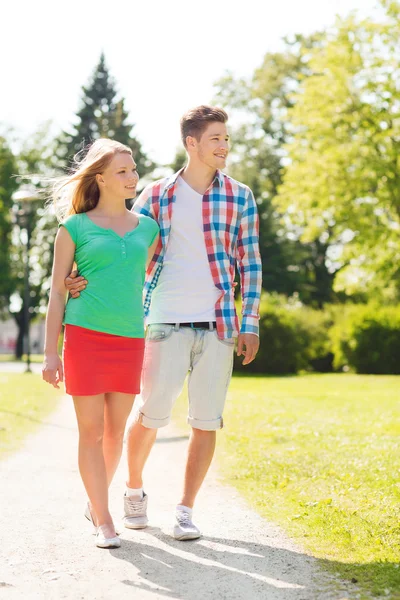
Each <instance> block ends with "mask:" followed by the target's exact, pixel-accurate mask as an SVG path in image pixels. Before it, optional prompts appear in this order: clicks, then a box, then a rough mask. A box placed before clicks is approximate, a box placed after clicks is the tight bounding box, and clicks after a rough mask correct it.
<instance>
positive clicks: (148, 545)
mask: <svg viewBox="0 0 400 600" xmlns="http://www.w3.org/2000/svg"><path fill="white" fill-rule="evenodd" d="M186 445H187V435H182V434H181V433H180V432H178V433H177V431H176V430H174V429H173V428H172V427H168V428H166V429H164V430H162V431H161V432H160V436H159V439H158V441H157V443H156V445H155V447H154V449H153V453H152V455H151V457H150V460H149V463H148V465H147V467H146V474H145V480H146V491H147V493H148V495H149V518H150V525H151V526H150V527H148V528H147V529H145V530H142V531H131V530H127V529H124V530H123V533H122V534H121V539H122V545H121V548H120V549H117V550H111V551H109V550H100V549H97V548H95V547H94V537H93V535H92V534H91V526H90V524H89V522H88V521H86V519H84V517H83V509H84V504H85V494H84V490H83V486H82V484H81V481H80V477H79V473H78V469H77V460H76V448H77V431H76V426H75V416H74V413H73V407H72V402H71V400H70V399H69V398H65V399H63V401H62V402H61V404H60V407H59V409H58V410H57V411H56V412H55V413H54V414H53V415H51V416H50V417H49V418H48V419H47V421H46V422H45V423H43V426H42V427H41V429H40V431H39V432H38V433H37V434H35V435H34V436H32V437H31V438H29V439H28V440H27V442H26V445H25V446H24V448H23V449H22V450H21V451H20V452H18V453H16V454H15V455H14V456H12V457H11V458H9V459H7V460H4V461H2V462H1V463H0V490H1V493H0V539H1V544H0V600H2V599H3V598H4V599H6V600H13V599H14V598H18V599H22V598H23V599H24V600H26V599H29V600H31V599H36V598H37V599H46V600H47V599H54V600H58V599H64V598H69V599H73V600H75V599H84V600H86V599H87V600H100V599H107V600H109V599H110V600H111V599H112V600H114V599H118V600H119V599H125V598H126V599H128V598H129V599H132V598H135V600H136V599H140V600H141V599H149V600H155V599H161V598H176V599H184V600H200V599H201V600H203V599H209V598H210V599H211V598H218V599H227V600H228V599H229V600H230V599H231V598H232V599H234V600H259V599H267V600H313V599H320V600H339V599H342V598H356V597H357V596H356V595H351V596H350V595H349V593H346V592H345V591H344V590H345V588H344V587H343V585H340V584H339V582H337V581H336V582H335V581H334V580H333V578H332V577H331V576H328V575H327V574H325V573H322V572H321V571H319V570H318V568H317V566H316V561H315V560H314V559H313V558H311V557H309V556H307V555H305V554H304V553H302V552H301V551H300V550H299V549H298V548H296V547H295V545H294V544H293V543H292V542H291V541H290V540H288V539H287V538H286V537H285V535H283V534H282V532H281V531H280V530H279V529H278V528H277V527H275V526H273V525H271V524H269V523H267V522H265V521H264V520H263V519H262V518H261V517H259V516H258V515H257V514H256V513H255V512H253V511H252V510H251V509H250V508H249V507H248V506H247V505H246V503H245V502H244V501H243V500H242V499H240V498H239V497H238V495H237V493H236V491H235V490H233V489H232V488H229V487H226V486H222V485H221V484H219V483H218V481H217V475H216V472H215V470H214V469H212V470H211V473H210V474H209V476H208V478H207V481H206V483H205V485H204V487H203V489H202V491H201V493H200V495H199V498H198V503H197V506H196V511H195V517H196V518H195V521H196V523H197V524H198V525H199V527H200V528H201V529H202V531H203V534H204V537H203V538H202V539H201V540H198V541H192V542H177V541H175V540H173V539H172V538H171V537H170V536H169V535H168V532H169V531H170V526H171V515H172V513H173V509H174V506H175V503H176V500H177V497H178V493H179V491H180V486H181V481H182V474H183V463H184V458H185V448H186ZM124 467H125V457H124V458H123V460H122V462H121V465H120V468H119V470H118V472H117V475H116V478H115V480H114V482H113V485H112V489H111V508H112V513H113V515H114V516H115V521H116V523H118V519H119V518H120V517H121V511H122V498H121V496H122V493H123V488H124V479H125V468H124Z"/></svg>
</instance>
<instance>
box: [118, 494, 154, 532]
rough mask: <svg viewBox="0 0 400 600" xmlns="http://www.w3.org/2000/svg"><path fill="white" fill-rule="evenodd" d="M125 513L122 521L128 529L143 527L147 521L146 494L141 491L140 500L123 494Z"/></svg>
mask: <svg viewBox="0 0 400 600" xmlns="http://www.w3.org/2000/svg"><path fill="white" fill-rule="evenodd" d="M124 511H125V515H124V518H123V522H124V525H125V527H127V528H128V529H144V528H145V527H147V523H148V522H149V520H148V518H147V494H145V493H144V492H143V498H142V500H137V499H136V498H130V497H129V496H127V495H126V494H125V496H124Z"/></svg>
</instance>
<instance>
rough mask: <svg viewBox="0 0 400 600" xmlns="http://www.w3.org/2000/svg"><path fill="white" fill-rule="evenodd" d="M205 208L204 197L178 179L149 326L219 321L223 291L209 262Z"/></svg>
mask: <svg viewBox="0 0 400 600" xmlns="http://www.w3.org/2000/svg"><path fill="white" fill-rule="evenodd" d="M202 204H203V196H202V194H199V193H198V192H196V191H195V190H193V189H192V188H191V187H190V186H189V185H188V184H187V183H186V181H184V180H183V179H182V177H178V186H177V191H176V200H175V202H174V204H173V207H172V219H171V231H170V236H169V241H168V246H167V249H166V252H165V256H164V263H163V268H162V271H161V275H160V278H159V280H158V283H157V286H156V287H155V289H154V291H153V293H152V298H151V305H150V312H149V316H148V318H147V319H146V321H147V323H177V322H181V323H185V322H193V321H215V303H216V302H217V300H218V298H219V297H220V296H221V291H220V290H218V289H217V288H216V287H215V285H214V282H213V278H212V275H211V271H210V265H209V262H208V257H207V250H206V245H205V241H204V233H203V215H202Z"/></svg>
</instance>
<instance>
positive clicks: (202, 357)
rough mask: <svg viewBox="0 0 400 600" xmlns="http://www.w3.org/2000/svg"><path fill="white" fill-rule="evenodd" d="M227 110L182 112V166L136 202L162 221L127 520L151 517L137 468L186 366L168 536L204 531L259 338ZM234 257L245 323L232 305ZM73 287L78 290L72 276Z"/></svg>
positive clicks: (149, 298) (256, 292)
mask: <svg viewBox="0 0 400 600" xmlns="http://www.w3.org/2000/svg"><path fill="white" fill-rule="evenodd" d="M227 119H228V116H227V114H226V112H225V111H224V110H222V109H219V108H214V107H210V106H199V107H197V108H194V109H192V110H190V111H189V112H188V113H186V114H185V115H184V116H183V117H182V119H181V135H182V141H183V144H184V146H185V149H186V151H187V155H188V163H187V166H186V167H184V168H183V169H181V170H180V171H179V172H178V173H175V174H174V175H172V176H171V177H167V178H164V179H162V180H161V181H158V182H156V183H153V184H151V185H149V186H148V187H146V188H145V189H144V191H143V192H142V193H141V195H140V196H139V198H138V200H137V201H136V203H135V205H134V207H133V210H134V211H135V212H137V213H138V214H144V215H148V216H150V217H152V218H153V219H155V220H156V221H157V223H158V224H159V226H160V232H161V236H160V242H159V245H158V247H157V249H156V253H155V255H154V257H153V260H152V262H151V264H150V265H149V267H148V270H147V277H146V283H145V312H146V314H147V323H148V328H147V332H146V350H145V359H144V367H143V373H142V392H141V396H140V398H139V399H138V400H137V401H136V405H135V408H134V419H135V420H134V423H133V425H132V426H131V428H130V430H129V435H128V465H129V479H128V481H127V489H126V492H125V498H124V500H125V517H124V523H125V526H126V527H128V528H132V529H139V528H142V527H146V525H147V514H146V511H147V495H146V494H145V492H144V491H143V480H142V472H143V468H144V466H145V463H146V460H147V458H148V456H149V453H150V451H151V448H152V446H153V444H154V441H155V439H156V435H157V429H158V428H159V427H163V426H165V425H167V424H168V422H169V420H170V414H171V409H172V405H173V403H174V401H175V400H176V398H177V397H178V396H179V394H180V392H181V390H182V387H183V384H184V381H185V379H186V376H187V374H188V372H189V382H188V389H189V416H188V422H189V424H190V425H191V427H192V432H191V436H190V441H189V447H188V456H187V463H186V470H185V479H184V488H183V493H182V496H181V498H180V501H179V503H178V505H177V507H176V513H175V525H174V531H173V535H174V537H175V538H176V539H178V540H187V539H196V538H198V537H200V535H201V533H200V531H199V529H198V528H197V527H196V526H195V525H194V523H193V521H192V508H193V505H194V502H195V498H196V495H197V493H198V491H199V489H200V487H201V484H202V483H203V480H204V478H205V476H206V473H207V471H208V468H209V466H210V463H211V460H212V458H213V455H214V449H215V442H216V430H218V429H220V428H222V426H223V420H222V413H223V408H224V403H225V397H226V393H227V388H228V385H229V381H230V378H231V374H232V366H233V352H234V338H235V337H238V345H237V354H238V356H241V355H244V360H243V364H249V363H250V362H251V361H252V360H253V359H254V358H255V356H256V353H257V351H258V346H259V338H258V319H259V315H258V307H259V299H260V293H261V261H260V254H259V248H258V216H257V209H256V204H255V201H254V197H253V194H252V192H251V190H250V189H249V188H248V187H247V186H245V185H243V184H241V183H239V182H237V181H235V180H234V179H232V178H231V177H228V176H227V175H225V174H224V173H222V171H221V169H223V168H224V167H225V164H226V159H227V156H228V152H229V136H228V134H227V128H226V121H227ZM236 264H237V266H238V270H239V275H240V284H241V294H242V315H243V318H242V325H241V329H240V331H239V322H238V318H237V315H236V311H235V305H234V286H235V283H234V278H235V265H236ZM76 284H77V285H78V286H77V285H75V287H74V286H72V285H71V286H69V288H70V291H71V292H72V291H75V290H78V291H79V290H80V289H83V288H82V287H79V286H81V285H82V283H81V282H79V281H78V280H76Z"/></svg>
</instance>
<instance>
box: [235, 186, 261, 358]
mask: <svg viewBox="0 0 400 600" xmlns="http://www.w3.org/2000/svg"><path fill="white" fill-rule="evenodd" d="M258 238H259V222H258V213H257V205H256V202H255V200H254V196H253V193H252V192H251V190H250V189H249V190H248V194H247V198H246V205H245V207H244V210H243V214H242V219H241V222H240V228H239V233H238V241H237V246H236V260H237V265H238V269H239V276H240V290H241V295H242V326H241V329H240V334H239V339H238V348H237V354H238V356H241V355H242V354H243V355H244V356H245V359H244V361H243V364H244V365H247V364H249V363H250V362H251V361H252V360H254V358H255V357H256V354H257V351H258V347H259V337H258V332H259V324H258V321H259V318H260V316H259V307H260V296H261V256H260V249H259V243H258Z"/></svg>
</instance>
